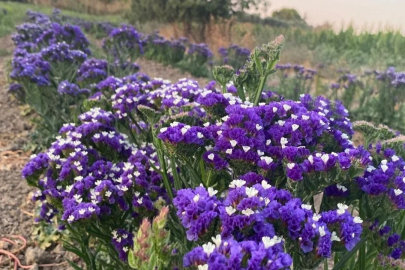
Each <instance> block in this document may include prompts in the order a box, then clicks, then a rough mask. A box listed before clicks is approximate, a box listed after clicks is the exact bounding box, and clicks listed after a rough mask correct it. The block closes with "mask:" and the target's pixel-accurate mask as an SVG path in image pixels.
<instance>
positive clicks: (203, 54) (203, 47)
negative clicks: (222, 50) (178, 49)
mask: <svg viewBox="0 0 405 270" xmlns="http://www.w3.org/2000/svg"><path fill="white" fill-rule="evenodd" d="M187 53H188V54H189V55H196V57H197V58H205V59H209V58H212V57H213V56H214V54H213V53H212V51H211V50H210V48H209V47H208V45H207V44H205V43H200V44H194V43H191V44H189V48H188V51H187Z"/></svg>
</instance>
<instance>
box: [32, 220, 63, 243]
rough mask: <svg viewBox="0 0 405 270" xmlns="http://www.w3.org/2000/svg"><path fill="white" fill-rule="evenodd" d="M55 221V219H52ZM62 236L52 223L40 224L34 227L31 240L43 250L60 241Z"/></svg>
mask: <svg viewBox="0 0 405 270" xmlns="http://www.w3.org/2000/svg"><path fill="white" fill-rule="evenodd" d="M54 220H55V221H56V218H54ZM62 237H63V234H62V232H61V231H60V230H58V228H56V226H55V224H54V223H46V222H40V223H37V224H35V225H34V228H33V230H32V239H33V240H34V241H35V242H36V243H37V244H38V246H39V247H40V248H42V249H43V250H45V249H47V248H49V247H50V246H52V245H54V244H57V243H58V242H60V241H61V239H62Z"/></svg>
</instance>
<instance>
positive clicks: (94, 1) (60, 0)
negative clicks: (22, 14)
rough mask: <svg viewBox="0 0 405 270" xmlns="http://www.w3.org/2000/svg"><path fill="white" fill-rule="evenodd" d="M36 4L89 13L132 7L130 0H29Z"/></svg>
mask: <svg viewBox="0 0 405 270" xmlns="http://www.w3.org/2000/svg"><path fill="white" fill-rule="evenodd" d="M29 2H30V3H33V4H36V5H44V6H52V7H56V8H60V9H68V10H73V11H77V12H83V13H87V14H98V15H100V14H122V13H124V12H126V11H128V10H129V9H130V8H131V2H130V0H116V1H113V2H111V3H107V2H106V1H100V0H29Z"/></svg>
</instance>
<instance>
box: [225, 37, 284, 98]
mask: <svg viewBox="0 0 405 270" xmlns="http://www.w3.org/2000/svg"><path fill="white" fill-rule="evenodd" d="M283 47H284V37H283V36H278V37H277V38H276V39H275V40H274V41H272V42H270V43H268V44H266V45H263V46H262V47H258V48H256V49H255V50H254V51H253V53H252V54H251V55H250V59H249V60H248V61H247V62H246V65H245V67H244V68H242V69H241V70H239V74H235V75H234V78H233V81H234V84H235V86H236V88H237V89H238V94H239V96H240V97H241V98H242V99H245V96H247V97H248V98H249V100H250V101H251V102H253V104H254V105H257V104H258V102H259V99H260V97H261V94H262V91H263V88H264V85H265V83H266V80H267V77H268V76H269V75H270V74H272V73H274V72H276V70H275V67H276V64H277V63H278V61H279V60H280V54H281V50H282V49H283Z"/></svg>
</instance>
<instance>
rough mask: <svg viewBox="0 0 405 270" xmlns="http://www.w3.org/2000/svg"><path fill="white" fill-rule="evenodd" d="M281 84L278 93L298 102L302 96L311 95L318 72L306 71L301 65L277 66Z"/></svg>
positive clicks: (277, 89) (278, 86)
mask: <svg viewBox="0 0 405 270" xmlns="http://www.w3.org/2000/svg"><path fill="white" fill-rule="evenodd" d="M276 68H277V69H278V70H280V71H281V72H279V74H278V75H279V76H278V77H279V84H278V85H277V87H276V91H277V92H278V93H280V94H281V95H283V96H284V97H286V98H289V99H292V100H297V99H298V98H299V95H301V94H309V93H310V91H311V90H312V86H313V82H314V76H315V75H316V74H317V71H316V70H314V69H306V68H304V67H303V66H300V65H291V64H285V65H277V66H276Z"/></svg>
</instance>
